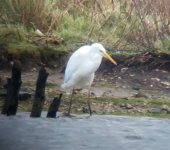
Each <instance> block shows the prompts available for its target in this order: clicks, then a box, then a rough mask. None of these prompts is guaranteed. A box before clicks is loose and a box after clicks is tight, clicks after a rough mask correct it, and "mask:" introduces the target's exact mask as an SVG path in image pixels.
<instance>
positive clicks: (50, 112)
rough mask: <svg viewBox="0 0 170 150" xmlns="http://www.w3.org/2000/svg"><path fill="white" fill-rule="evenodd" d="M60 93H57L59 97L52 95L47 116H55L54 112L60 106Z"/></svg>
mask: <svg viewBox="0 0 170 150" xmlns="http://www.w3.org/2000/svg"><path fill="white" fill-rule="evenodd" d="M62 95H63V94H62V93H61V94H60V95H59V97H54V99H53V102H52V103H51V105H50V107H49V109H48V113H47V117H48V118H55V117H56V113H57V111H58V109H59V107H60V104H61V97H62Z"/></svg>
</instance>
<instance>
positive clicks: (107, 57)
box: [103, 52, 117, 65]
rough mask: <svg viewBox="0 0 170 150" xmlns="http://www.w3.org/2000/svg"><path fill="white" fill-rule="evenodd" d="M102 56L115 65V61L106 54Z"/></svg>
mask: <svg viewBox="0 0 170 150" xmlns="http://www.w3.org/2000/svg"><path fill="white" fill-rule="evenodd" d="M103 55H104V57H105V58H106V59H108V60H110V61H111V62H112V63H113V64H115V65H117V63H116V61H115V60H113V58H112V57H111V56H110V55H109V54H108V53H107V52H103Z"/></svg>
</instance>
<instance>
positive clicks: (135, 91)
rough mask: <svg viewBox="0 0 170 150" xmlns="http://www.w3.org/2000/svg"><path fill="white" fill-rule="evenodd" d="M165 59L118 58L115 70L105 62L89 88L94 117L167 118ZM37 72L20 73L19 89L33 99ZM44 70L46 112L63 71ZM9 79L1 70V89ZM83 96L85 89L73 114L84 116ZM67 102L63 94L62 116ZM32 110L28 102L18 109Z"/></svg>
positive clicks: (169, 73) (169, 108)
mask: <svg viewBox="0 0 170 150" xmlns="http://www.w3.org/2000/svg"><path fill="white" fill-rule="evenodd" d="M165 56H166V57H163V55H153V54H151V53H144V54H140V55H139V54H138V55H135V56H131V57H125V56H118V57H116V58H115V59H116V60H117V61H118V66H113V65H112V64H111V63H110V62H108V61H106V60H104V61H103V63H102V65H101V67H100V68H99V70H98V71H97V73H96V77H95V80H94V83H93V85H92V88H91V97H92V99H93V100H92V107H93V110H94V113H97V114H119V113H120V114H122V113H123V114H127V113H130V114H136V113H139V114H144V115H145V114H148V113H149V114H161V115H164V114H168V115H169V114H170V99H169V97H170V92H169V90H170V71H169V68H168V62H169V60H168V59H169V56H168V55H165ZM165 62H166V63H165ZM163 64H164V65H163ZM38 70H39V66H38V67H35V66H34V67H32V68H29V69H28V70H27V71H25V70H24V71H23V73H22V81H23V84H22V88H23V89H25V90H26V91H29V92H30V93H32V97H33V94H34V91H35V83H36V79H37V75H38ZM47 70H48V72H49V77H48V80H47V87H46V103H45V109H47V108H48V106H49V104H50V103H51V100H52V98H53V97H54V96H56V95H58V94H59V93H60V92H61V91H60V85H61V84H62V82H63V73H62V70H63V69H62V67H60V68H55V69H54V68H49V67H47ZM8 76H10V71H9V70H5V69H1V70H0V77H1V86H2V84H4V83H5V80H6V78H7V77H8ZM86 95H87V90H86V89H84V90H82V91H80V93H79V94H77V96H76V97H75V99H76V100H77V102H75V104H74V105H73V112H75V113H87V111H88V110H87V105H86V100H85V98H86ZM102 98H104V99H102ZM110 98H111V99H110ZM68 99H69V92H65V93H64V100H63V103H62V105H61V108H60V111H62V112H65V111H66V110H67V109H68ZM100 99H102V100H100ZM138 99H140V100H138ZM154 103H155V104H154ZM150 104H151V105H150ZM31 106H32V105H31V102H30V101H29V102H28V103H27V107H25V105H22V106H21V108H23V109H21V110H22V111H30V109H31Z"/></svg>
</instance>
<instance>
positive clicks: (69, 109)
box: [68, 89, 74, 115]
mask: <svg viewBox="0 0 170 150" xmlns="http://www.w3.org/2000/svg"><path fill="white" fill-rule="evenodd" d="M73 95H74V89H73V91H72V94H71V97H70V103H69V108H68V115H70V112H71V105H72V101H73Z"/></svg>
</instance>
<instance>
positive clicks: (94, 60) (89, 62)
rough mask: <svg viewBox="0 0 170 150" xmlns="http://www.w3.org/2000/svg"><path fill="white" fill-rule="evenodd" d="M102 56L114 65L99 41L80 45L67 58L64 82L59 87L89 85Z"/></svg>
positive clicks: (79, 87)
mask: <svg viewBox="0 0 170 150" xmlns="http://www.w3.org/2000/svg"><path fill="white" fill-rule="evenodd" d="M103 56H104V57H105V58H107V59H109V60H110V61H111V62H112V63H114V64H115V65H116V62H115V61H114V60H113V59H112V58H111V57H110V56H109V55H108V54H107V52H106V50H105V48H104V47H103V45H101V44H100V43H94V44H92V45H85V46H82V47H80V48H79V49H78V50H76V51H75V52H74V53H73V54H72V55H71V57H70V58H69V60H68V63H67V66H66V69H65V75H64V83H63V84H62V86H61V87H62V88H63V89H65V90H67V89H71V90H74V89H82V88H85V87H90V86H91V84H92V82H93V80H94V75H95V72H96V71H97V69H98V68H99V66H100V64H101V62H102V57H103ZM70 107H71V104H70ZM69 110H70V108H69Z"/></svg>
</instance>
